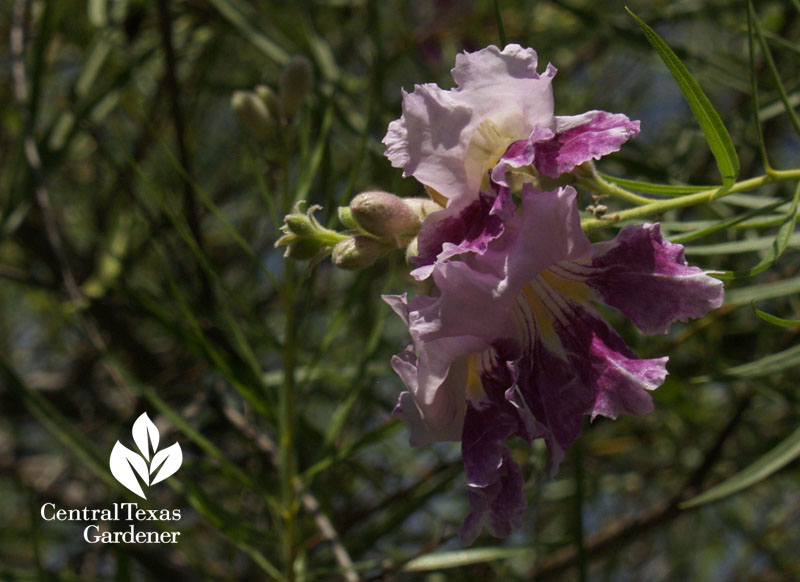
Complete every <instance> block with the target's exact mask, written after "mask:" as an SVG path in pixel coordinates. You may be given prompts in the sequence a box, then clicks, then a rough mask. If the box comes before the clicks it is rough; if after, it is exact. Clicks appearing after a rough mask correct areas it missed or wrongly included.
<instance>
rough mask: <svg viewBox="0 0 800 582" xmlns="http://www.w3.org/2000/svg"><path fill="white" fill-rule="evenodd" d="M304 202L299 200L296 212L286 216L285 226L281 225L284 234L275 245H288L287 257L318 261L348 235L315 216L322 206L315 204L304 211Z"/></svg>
mask: <svg viewBox="0 0 800 582" xmlns="http://www.w3.org/2000/svg"><path fill="white" fill-rule="evenodd" d="M303 204H304V202H303V201H300V202H298V203H297V204H296V205H295V207H294V212H293V213H292V214H288V215H286V217H284V219H283V226H281V232H282V233H283V236H281V238H279V239H278V240H277V241H275V246H276V247H286V251H285V252H284V253H283V256H284V257H286V258H287V259H296V260H298V261H305V260H307V259H312V260H314V261H318V260H320V259H322V258H324V257H325V256H326V255H327V254H328V253H329V252H330V249H331V248H332V247H334V246H335V245H336V244H338V243H339V242H341V241H343V240H345V239H346V238H347V237H346V236H344V235H342V234H339V233H338V232H336V231H335V230H330V229H328V228H325V227H324V226H322V225H321V224H320V223H319V221H318V220H317V219H316V218H314V212H315V211H317V210H321V209H322V207H321V206H317V205H314V206H311V207H310V208H309V209H308V210H307V211H306V212H303V211H302V209H301V206H302V205H303Z"/></svg>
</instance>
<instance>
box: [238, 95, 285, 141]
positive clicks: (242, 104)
mask: <svg viewBox="0 0 800 582" xmlns="http://www.w3.org/2000/svg"><path fill="white" fill-rule="evenodd" d="M231 107H233V111H234V112H235V113H236V116H237V117H238V118H239V121H240V122H241V124H242V125H243V126H244V127H245V128H246V129H247V130H248V131H250V132H251V133H252V134H253V135H255V136H256V137H258V138H261V139H266V138H268V137H270V136H271V135H272V130H273V128H274V126H275V120H274V119H273V117H272V115H270V113H269V109H267V106H266V104H265V103H264V101H262V100H261V98H260V97H259V96H258V95H256V94H255V93H254V92H253V91H234V92H233V96H232V97H231Z"/></svg>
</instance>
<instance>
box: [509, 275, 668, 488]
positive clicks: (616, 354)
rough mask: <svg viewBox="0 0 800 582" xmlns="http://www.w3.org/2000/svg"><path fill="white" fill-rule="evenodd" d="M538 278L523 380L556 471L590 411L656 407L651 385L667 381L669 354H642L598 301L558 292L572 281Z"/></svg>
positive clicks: (641, 410)
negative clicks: (615, 327) (598, 306)
mask: <svg viewBox="0 0 800 582" xmlns="http://www.w3.org/2000/svg"><path fill="white" fill-rule="evenodd" d="M572 284H573V285H575V283H574V282H573V283H572ZM531 285H532V291H533V292H534V293H535V297H536V299H535V301H536V302H537V304H538V307H537V306H533V307H532V308H531V310H530V311H529V312H526V313H527V314H528V316H527V318H526V319H527V321H528V322H529V325H530V331H529V336H528V338H529V340H528V345H529V346H530V347H529V349H528V351H527V352H526V353H525V355H524V356H523V358H522V359H521V360H520V363H519V386H520V390H521V391H522V394H523V396H524V397H525V401H526V402H527V403H528V405H529V407H530V409H531V411H532V413H533V416H534V417H535V418H536V420H537V423H538V427H539V428H540V429H541V432H542V436H544V438H545V440H546V442H547V444H548V446H549V448H550V453H551V470H552V471H553V472H555V470H556V469H557V468H558V464H559V463H560V461H561V459H562V458H563V455H564V453H565V451H566V450H567V448H569V446H570V445H571V444H572V443H573V442H574V441H575V440H576V439H577V438H578V437H579V436H580V434H581V425H582V423H583V417H584V415H587V414H589V415H591V416H592V417H595V416H597V415H603V416H608V417H611V418H616V417H617V415H619V414H622V413H626V414H636V415H641V414H646V413H647V412H650V411H651V410H652V400H651V398H650V395H649V394H648V392H649V391H650V390H654V389H656V388H657V387H658V386H660V385H661V384H662V383H663V382H664V379H665V378H666V374H667V373H666V368H665V365H666V362H667V358H657V359H650V360H640V359H638V358H637V357H636V355H634V354H633V352H631V350H630V349H629V348H628V346H627V345H626V344H625V342H624V341H623V340H622V338H620V337H619V335H617V333H616V332H615V331H614V330H613V329H612V328H611V326H610V325H609V324H608V323H607V322H606V321H605V320H604V319H603V318H602V317H601V316H600V314H598V313H597V311H596V310H595V309H594V308H593V307H592V306H591V304H589V303H588V302H579V301H578V300H575V299H574V298H572V297H570V296H569V295H568V294H562V293H560V292H559V289H560V288H564V286H565V285H567V286H568V285H570V283H569V282H568V281H566V282H565V281H558V279H557V278H556V277H552V276H550V277H549V278H545V277H539V278H538V279H537V280H535V281H534V282H533V283H532V284H531ZM577 285H578V286H581V285H582V284H581V283H577Z"/></svg>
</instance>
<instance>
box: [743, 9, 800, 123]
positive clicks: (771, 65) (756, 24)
mask: <svg viewBox="0 0 800 582" xmlns="http://www.w3.org/2000/svg"><path fill="white" fill-rule="evenodd" d="M748 10H749V12H750V15H751V18H752V22H753V29H754V30H755V33H756V37H758V43H759V44H760V45H761V52H762V53H763V54H764V61H766V64H767V68H768V69H769V72H770V75H771V76H772V80H773V81H774V83H775V86H776V87H777V89H778V95H780V98H781V101H782V102H783V106H784V107H785V108H786V114H787V115H788V116H789V121H791V122H792V126H794V130H795V131H796V132H797V133H798V135H800V118H798V117H797V113H795V111H794V108H793V107H792V105H791V103H789V96H788V95H787V94H786V88H785V87H784V86H783V83H782V82H781V76H780V73H778V68H777V67H776V66H775V61H774V60H773V59H772V53H771V52H770V50H769V46H767V41H766V39H765V38H764V34H763V32H762V31H761V22H760V21H759V20H758V15H757V14H756V12H755V10H754V9H753V4H752V2H748Z"/></svg>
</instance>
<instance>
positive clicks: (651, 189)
mask: <svg viewBox="0 0 800 582" xmlns="http://www.w3.org/2000/svg"><path fill="white" fill-rule="evenodd" d="M597 173H598V174H599V175H600V177H601V178H603V179H605V180H608V181H609V182H613V183H614V184H617V185H618V186H622V187H623V188H627V189H628V190H635V191H636V192H644V193H646V194H663V195H664V196H681V195H683V194H694V193H696V192H702V191H703V190H713V189H714V188H716V186H691V185H689V184H685V185H684V184H653V183H652V182H640V181H639V180H627V179H625V178H617V177H616V176H610V175H608V174H604V173H603V172H597Z"/></svg>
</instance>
